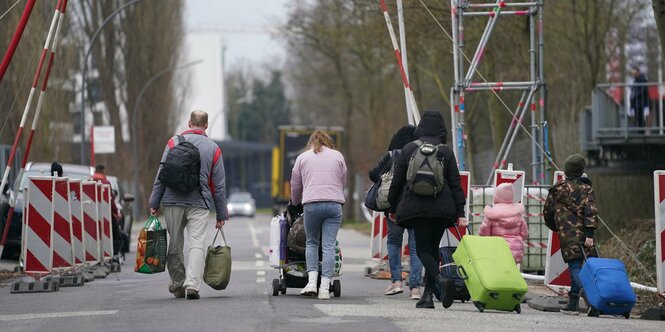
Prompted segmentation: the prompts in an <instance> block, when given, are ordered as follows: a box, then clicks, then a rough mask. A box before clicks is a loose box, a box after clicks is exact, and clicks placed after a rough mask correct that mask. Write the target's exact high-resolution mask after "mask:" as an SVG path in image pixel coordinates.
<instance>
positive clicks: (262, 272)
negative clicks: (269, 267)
mask: <svg viewBox="0 0 665 332" xmlns="http://www.w3.org/2000/svg"><path fill="white" fill-rule="evenodd" d="M256 275H257V276H264V277H265V275H266V271H256Z"/></svg>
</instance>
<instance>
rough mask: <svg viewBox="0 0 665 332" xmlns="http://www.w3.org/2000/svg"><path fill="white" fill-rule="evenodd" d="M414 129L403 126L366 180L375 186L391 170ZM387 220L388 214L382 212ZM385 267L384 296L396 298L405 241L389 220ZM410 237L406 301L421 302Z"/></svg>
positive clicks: (418, 266) (413, 239) (419, 273)
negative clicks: (387, 268)
mask: <svg viewBox="0 0 665 332" xmlns="http://www.w3.org/2000/svg"><path fill="white" fill-rule="evenodd" d="M415 131H416V127H415V126H412V125H407V126H403V127H402V128H400V129H399V130H397V132H396V133H395V135H393V137H392V139H391V140H390V145H389V146H388V152H386V153H385V154H384V155H383V156H382V157H381V159H380V160H379V162H378V163H377V164H376V165H375V166H374V168H372V169H371V170H370V171H369V178H370V180H372V182H374V183H376V182H378V181H379V180H381V176H382V175H383V174H384V173H386V172H388V171H389V170H390V169H391V168H392V164H393V161H394V160H397V158H399V156H400V154H401V153H402V148H403V147H404V146H405V145H406V144H408V143H411V142H412V141H413V138H414V136H413V135H414V132H415ZM385 214H386V217H388V212H387V211H386V212H385ZM386 224H387V226H388V239H387V241H386V242H387V243H386V244H387V246H388V263H389V265H390V281H391V283H390V287H388V289H386V290H385V291H384V292H383V295H396V294H400V293H402V292H403V290H402V241H403V238H404V230H405V229H404V227H402V226H399V225H397V223H396V222H395V221H392V220H388V222H387V223H386ZM407 231H408V233H409V267H410V269H411V271H410V272H409V293H410V294H409V298H410V299H412V300H420V298H421V294H420V283H421V281H422V274H423V265H422V263H420V259H419V258H418V255H417V251H416V237H415V235H414V234H413V229H409V230H407Z"/></svg>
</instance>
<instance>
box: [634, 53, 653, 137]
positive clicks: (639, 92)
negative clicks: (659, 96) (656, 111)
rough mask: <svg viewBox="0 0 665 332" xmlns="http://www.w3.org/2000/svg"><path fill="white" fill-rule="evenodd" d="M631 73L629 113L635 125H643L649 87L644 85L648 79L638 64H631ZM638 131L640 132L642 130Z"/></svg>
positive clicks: (647, 110) (647, 106)
mask: <svg viewBox="0 0 665 332" xmlns="http://www.w3.org/2000/svg"><path fill="white" fill-rule="evenodd" d="M631 75H632V76H633V84H634V85H633V87H632V88H631V90H630V108H631V111H632V112H631V113H632V114H633V115H634V116H635V125H636V126H637V127H644V125H645V120H646V119H645V118H646V117H647V116H648V115H649V87H648V86H646V84H647V83H648V82H649V81H647V77H646V76H644V74H643V73H642V72H641V71H640V68H639V67H638V66H633V68H632V70H631ZM639 133H640V134H641V133H643V131H640V132H639Z"/></svg>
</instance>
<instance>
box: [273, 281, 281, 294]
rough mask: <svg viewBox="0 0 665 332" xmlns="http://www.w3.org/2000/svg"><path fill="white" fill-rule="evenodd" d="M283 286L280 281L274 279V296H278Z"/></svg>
mask: <svg viewBox="0 0 665 332" xmlns="http://www.w3.org/2000/svg"><path fill="white" fill-rule="evenodd" d="M281 288H282V287H281V285H280V282H279V279H273V280H272V296H278V295H279V291H280V290H281Z"/></svg>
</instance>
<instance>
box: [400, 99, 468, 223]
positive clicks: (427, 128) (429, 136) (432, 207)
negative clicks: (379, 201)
mask: <svg viewBox="0 0 665 332" xmlns="http://www.w3.org/2000/svg"><path fill="white" fill-rule="evenodd" d="M414 136H415V139H416V140H421V141H423V142H426V143H430V144H434V145H438V144H445V143H446V140H447V136H448V132H447V131H446V126H445V123H444V121H443V117H442V116H441V113H439V112H437V111H425V113H424V114H423V117H422V119H421V120H420V123H419V124H418V127H417V128H416V131H415V134H414ZM417 148H418V146H417V145H416V143H414V142H411V143H409V144H407V145H405V146H404V148H403V149H402V154H401V155H400V157H399V158H398V159H397V160H396V161H395V170H394V174H393V181H392V184H391V186H390V192H389V194H388V201H389V202H390V207H391V208H390V209H391V212H395V213H396V214H397V222H398V223H399V224H400V225H401V226H404V227H413V226H414V225H416V224H417V223H421V222H438V223H443V224H445V225H446V226H447V227H450V226H453V224H454V223H455V221H456V220H457V218H458V217H464V205H465V203H466V201H465V199H464V193H463V191H462V186H461V182H460V175H459V170H458V169H457V161H456V159H455V155H454V153H453V151H452V149H450V147H448V146H447V145H444V146H443V147H441V148H440V149H439V152H438V156H439V158H442V160H443V167H444V178H445V181H446V184H445V186H444V188H443V191H441V192H440V193H439V194H437V195H436V196H432V197H428V196H421V195H418V194H415V193H413V192H412V191H411V190H410V189H409V188H408V187H407V186H406V171H407V169H408V167H409V160H410V159H411V156H412V155H413V153H414V152H416V149H417Z"/></svg>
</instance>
